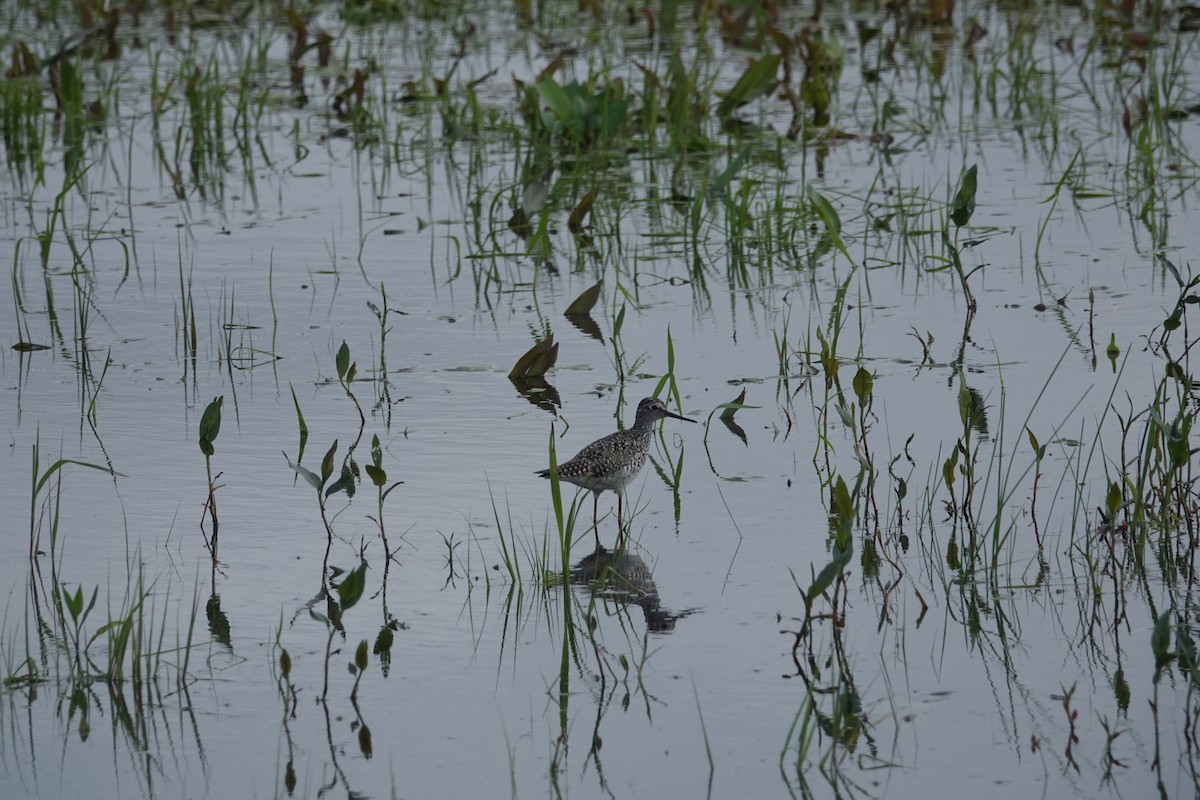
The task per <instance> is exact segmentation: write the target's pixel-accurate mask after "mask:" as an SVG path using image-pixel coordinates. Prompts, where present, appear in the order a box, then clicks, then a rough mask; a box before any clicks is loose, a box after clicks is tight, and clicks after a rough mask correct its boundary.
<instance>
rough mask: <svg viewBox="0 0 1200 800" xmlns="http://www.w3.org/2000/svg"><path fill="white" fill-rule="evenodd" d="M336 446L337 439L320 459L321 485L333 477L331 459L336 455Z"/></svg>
mask: <svg viewBox="0 0 1200 800" xmlns="http://www.w3.org/2000/svg"><path fill="white" fill-rule="evenodd" d="M337 444H338V443H337V439H334V440H333V444H331V445H330V446H329V450H328V451H326V453H325V457H324V458H322V459H321V483H325V481H327V480H329V477H330V476H331V475H333V457H334V454H335V453H337Z"/></svg>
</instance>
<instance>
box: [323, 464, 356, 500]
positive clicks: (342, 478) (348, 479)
mask: <svg viewBox="0 0 1200 800" xmlns="http://www.w3.org/2000/svg"><path fill="white" fill-rule="evenodd" d="M338 492H345V493H346V494H348V495H350V496H351V497H353V496H354V473H353V472H351V471H350V470H349V469H348V468H346V467H342V474H341V475H339V476H338V479H337V480H336V481H334V482H333V483H331V484H329V487H328V488H327V489H325V496H326V497H329V496H331V495H335V494H337V493H338Z"/></svg>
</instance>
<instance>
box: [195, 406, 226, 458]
mask: <svg viewBox="0 0 1200 800" xmlns="http://www.w3.org/2000/svg"><path fill="white" fill-rule="evenodd" d="M224 402H225V395H221V396H220V397H217V398H214V399H213V401H212V402H211V403H209V404H208V407H207V408H205V409H204V414H202V415H201V416H200V451H201V452H203V453H204V455H206V456H210V457H211V456H212V455H213V453H214V452H215V448H214V447H213V442H215V441H216V440H217V434H219V433H220V432H221V406H222V405H223V404H224Z"/></svg>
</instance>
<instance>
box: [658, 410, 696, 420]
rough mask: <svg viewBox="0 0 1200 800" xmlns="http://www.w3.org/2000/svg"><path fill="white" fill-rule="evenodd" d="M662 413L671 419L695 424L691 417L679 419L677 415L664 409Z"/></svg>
mask: <svg viewBox="0 0 1200 800" xmlns="http://www.w3.org/2000/svg"><path fill="white" fill-rule="evenodd" d="M662 413H664V414H666V415H667V416H668V417H670V418H671V419H681V420H683V421H684V422H695V421H696V420H694V419H692V418H691V417H681V416H679V415H678V414H672V413H671V412H670V411H667V410H666V409H665V408H664V409H663V412H662Z"/></svg>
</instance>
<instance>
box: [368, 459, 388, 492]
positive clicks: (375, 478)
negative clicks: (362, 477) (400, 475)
mask: <svg viewBox="0 0 1200 800" xmlns="http://www.w3.org/2000/svg"><path fill="white" fill-rule="evenodd" d="M365 469H366V470H367V477H368V478H370V479H371V483H373V484H374V485H376V486H380V487H382V486H383V485H384V484H385V483H387V473H386V472H384V470H383V468H382V467H377V466H375V465H374V464H367V466H366V467H365Z"/></svg>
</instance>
